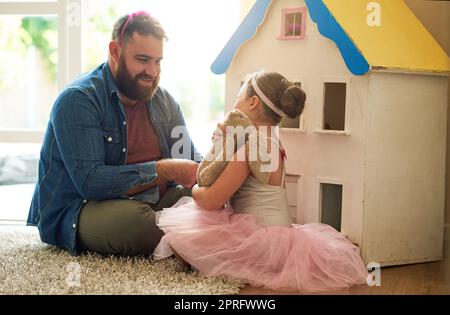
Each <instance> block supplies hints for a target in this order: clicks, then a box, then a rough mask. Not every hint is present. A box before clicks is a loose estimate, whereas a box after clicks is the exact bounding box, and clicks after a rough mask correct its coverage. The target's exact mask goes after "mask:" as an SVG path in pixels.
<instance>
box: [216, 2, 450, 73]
mask: <svg viewBox="0 0 450 315" xmlns="http://www.w3.org/2000/svg"><path fill="white" fill-rule="evenodd" d="M305 2H306V5H307V8H308V11H309V14H310V17H311V19H312V20H313V21H314V22H315V23H316V24H317V26H318V29H319V32H320V33H321V34H322V35H323V36H324V37H327V38H329V39H331V40H332V41H334V42H335V43H336V45H337V47H338V49H339V51H340V53H341V55H342V58H343V60H344V61H345V64H346V65H347V67H348V69H349V70H350V72H352V73H353V74H355V75H364V74H366V73H368V72H370V71H372V70H394V71H395V70H397V71H414V72H427V73H430V72H431V73H450V59H449V57H448V56H447V54H446V53H445V51H444V50H443V49H442V48H441V46H440V45H439V44H438V43H437V42H436V40H435V39H434V38H433V37H432V36H431V34H430V33H429V32H428V31H427V29H426V28H425V27H424V26H423V25H422V23H421V22H420V21H419V20H418V19H417V17H416V16H415V15H414V14H413V13H412V12H411V10H410V9H409V8H408V7H407V6H406V4H405V3H404V2H403V0H377V3H379V4H380V8H381V10H380V13H381V24H380V26H369V23H367V16H368V15H369V14H370V11H368V9H367V5H368V4H369V3H370V2H371V1H369V0H350V1H346V2H345V5H342V1H341V0H305ZM271 3H272V1H271V0H257V1H256V2H255V4H254V6H253V7H252V9H251V10H250V12H249V13H248V14H247V16H246V17H245V18H244V20H243V21H242V23H241V24H240V26H239V28H238V29H237V30H236V31H235V33H234V34H233V36H232V37H231V38H230V40H229V41H228V43H227V44H226V45H225V47H224V48H223V50H222V51H221V52H220V54H219V55H218V56H217V58H216V60H215V61H214V63H213V64H212V66H211V70H212V71H213V72H214V73H216V74H222V73H225V72H226V71H227V69H228V67H229V65H230V64H231V61H232V60H233V58H234V56H235V54H236V52H237V50H238V49H239V47H240V46H241V45H243V44H244V43H245V42H247V41H248V40H250V39H251V38H252V37H253V36H254V35H255V34H256V32H257V29H258V27H259V26H260V25H261V24H262V23H263V22H264V18H265V16H266V14H267V12H268V10H269V7H270V5H271Z"/></svg>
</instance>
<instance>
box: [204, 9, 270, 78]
mask: <svg viewBox="0 0 450 315" xmlns="http://www.w3.org/2000/svg"><path fill="white" fill-rule="evenodd" d="M271 3H272V1H271V0H258V1H256V3H255V4H254V5H253V7H252V8H251V10H250V12H249V13H248V14H247V16H246V17H245V18H244V20H243V21H242V23H241V24H240V25H239V27H238V29H237V30H236V31H235V32H234V34H233V36H231V38H230V40H229V41H228V43H227V44H226V45H225V47H224V48H223V49H222V51H221V52H220V54H219V55H218V56H217V58H216V60H214V62H213V64H212V65H211V71H212V72H213V73H215V74H223V73H225V72H226V71H227V69H228V67H229V66H230V64H231V61H232V60H233V58H234V56H235V55H236V53H237V51H238V49H239V47H241V46H242V44H244V43H245V42H246V41H248V40H250V39H251V38H252V37H253V36H254V35H255V34H256V31H257V29H258V27H259V25H261V23H262V22H263V21H264V17H265V16H266V13H267V10H268V8H269V6H270V4H271Z"/></svg>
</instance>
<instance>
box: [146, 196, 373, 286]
mask: <svg viewBox="0 0 450 315" xmlns="http://www.w3.org/2000/svg"><path fill="white" fill-rule="evenodd" d="M157 223H158V226H159V227H160V228H161V229H162V230H163V231H164V233H165V235H164V236H163V238H162V240H161V242H160V244H159V245H158V247H157V248H156V250H155V252H154V257H155V258H156V259H161V258H165V257H168V256H170V255H171V254H173V251H175V252H176V253H177V254H179V255H180V256H181V257H182V258H183V259H184V260H185V261H186V262H188V263H189V264H191V265H192V266H193V267H194V268H195V269H196V270H198V272H199V274H200V275H203V276H207V277H208V276H219V277H225V278H228V279H232V280H243V281H245V282H246V283H248V284H250V285H252V286H255V287H263V288H268V289H272V290H282V291H308V292H315V291H330V290H339V289H344V288H348V287H349V286H352V285H356V284H364V283H366V279H367V275H368V271H367V268H366V267H365V266H364V263H363V261H362V259H361V257H360V254H359V249H358V247H356V246H355V245H353V244H352V243H351V242H349V241H348V240H347V239H346V238H345V237H344V236H343V235H341V234H340V233H339V232H338V231H336V230H335V229H334V228H332V227H331V226H328V225H325V224H320V223H313V224H304V225H297V224H293V225H292V227H279V226H269V227H266V226H262V225H259V224H257V223H256V221H255V219H254V218H253V216H252V215H248V214H233V210H232V209H231V207H227V208H225V209H221V210H216V211H207V210H202V209H201V208H200V207H199V206H198V205H197V204H196V203H195V201H194V200H193V199H192V198H190V197H183V198H182V199H180V200H179V201H178V202H177V204H175V205H174V206H173V207H172V208H166V209H164V210H163V211H161V212H160V213H159V217H158V219H157Z"/></svg>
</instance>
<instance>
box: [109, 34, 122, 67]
mask: <svg viewBox="0 0 450 315" xmlns="http://www.w3.org/2000/svg"><path fill="white" fill-rule="evenodd" d="M119 50H120V47H119V44H118V43H117V42H116V41H115V40H112V41H110V42H109V55H110V56H111V58H112V59H113V61H114V63H115V64H118V63H119Z"/></svg>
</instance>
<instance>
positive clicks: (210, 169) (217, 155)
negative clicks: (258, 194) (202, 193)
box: [197, 109, 271, 187]
mask: <svg viewBox="0 0 450 315" xmlns="http://www.w3.org/2000/svg"><path fill="white" fill-rule="evenodd" d="M230 127H234V128H232V129H230ZM241 127H242V128H241ZM248 127H250V128H248ZM252 127H254V125H253V123H252V121H251V119H250V118H249V117H248V116H247V115H245V114H244V113H243V112H241V111H240V110H238V109H234V110H232V111H230V112H229V113H228V114H227V116H226V118H225V120H224V122H223V123H222V128H221V127H220V126H218V127H217V129H216V130H215V132H214V134H215V135H219V136H218V137H215V138H213V146H212V148H211V149H210V151H209V152H208V153H207V154H206V156H205V158H204V159H203V160H202V162H201V163H200V165H199V168H198V171H197V183H198V185H199V186H200V187H209V186H211V185H212V184H213V183H214V181H215V180H216V179H217V178H218V177H219V176H220V174H221V173H222V172H223V170H224V169H225V167H226V166H227V164H228V161H229V160H230V158H232V157H233V155H234V153H236V152H237V150H239V149H240V148H241V147H242V146H243V145H245V147H246V148H245V151H246V154H247V157H249V156H252V157H254V158H249V159H248V160H249V162H248V163H249V167H250V170H251V173H252V176H254V177H255V178H256V179H257V180H258V181H259V182H260V183H263V184H267V183H268V181H269V177H270V174H271V172H270V171H264V170H265V169H264V167H262V166H263V165H265V164H266V165H267V164H268V163H270V158H268V153H267V143H266V142H267V141H266V139H264V141H260V138H261V135H260V133H259V132H258V131H257V130H256V128H252ZM223 129H224V130H226V132H225V134H224V131H223ZM229 130H233V131H234V132H233V133H232V136H233V140H234V141H231V142H230V141H226V137H225V136H228V135H229V133H228V131H229ZM239 131H245V132H244V134H245V136H244V137H242V135H239ZM229 140H231V139H229ZM242 140H243V141H242ZM227 142H228V144H227ZM230 143H231V145H232V146H233V147H231V146H230ZM227 146H228V147H227ZM250 150H252V152H256V153H254V154H250V152H251V151H250Z"/></svg>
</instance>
